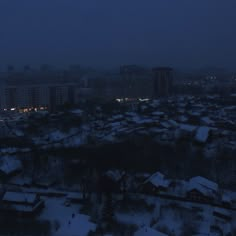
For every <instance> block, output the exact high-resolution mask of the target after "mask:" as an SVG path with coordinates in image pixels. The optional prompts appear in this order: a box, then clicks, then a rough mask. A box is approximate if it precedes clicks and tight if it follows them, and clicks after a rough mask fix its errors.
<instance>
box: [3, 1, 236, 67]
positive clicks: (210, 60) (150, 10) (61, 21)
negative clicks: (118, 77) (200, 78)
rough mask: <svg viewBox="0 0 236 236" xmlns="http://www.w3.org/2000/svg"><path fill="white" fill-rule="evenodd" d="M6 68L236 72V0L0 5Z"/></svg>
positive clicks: (20, 2) (6, 2) (34, 2)
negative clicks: (154, 67) (129, 67)
mask: <svg viewBox="0 0 236 236" xmlns="http://www.w3.org/2000/svg"><path fill="white" fill-rule="evenodd" d="M0 32H1V35H0V65H1V66H0V67H1V68H2V67H4V66H5V65H7V64H14V65H17V66H22V65H24V64H30V65H32V66H37V65H39V64H41V63H49V64H54V65H59V66H61V65H63V66H64V65H68V64H73V63H78V64H81V65H89V66H99V67H113V66H116V65H120V64H126V63H127V64H130V63H131V64H135V63H136V64H145V65H150V66H152V65H171V66H175V67H202V66H208V65H211V66H218V67H227V68H236V67H235V62H236V0H0Z"/></svg>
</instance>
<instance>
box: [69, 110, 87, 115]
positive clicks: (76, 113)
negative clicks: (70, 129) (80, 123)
mask: <svg viewBox="0 0 236 236" xmlns="http://www.w3.org/2000/svg"><path fill="white" fill-rule="evenodd" d="M71 113H73V114H75V115H78V116H81V115H82V114H83V113H84V111H82V110H80V109H75V110H71Z"/></svg>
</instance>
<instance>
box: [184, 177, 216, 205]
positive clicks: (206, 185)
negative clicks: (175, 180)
mask: <svg viewBox="0 0 236 236" xmlns="http://www.w3.org/2000/svg"><path fill="white" fill-rule="evenodd" d="M186 191H187V192H186V197H187V198H188V199H190V200H193V201H197V202H213V201H214V200H215V199H216V198H217V195H218V184H216V183H215V182H213V181H211V180H208V179H206V178H204V177H201V176H196V177H193V178H192V179H190V180H189V183H188V186H187V190H186Z"/></svg>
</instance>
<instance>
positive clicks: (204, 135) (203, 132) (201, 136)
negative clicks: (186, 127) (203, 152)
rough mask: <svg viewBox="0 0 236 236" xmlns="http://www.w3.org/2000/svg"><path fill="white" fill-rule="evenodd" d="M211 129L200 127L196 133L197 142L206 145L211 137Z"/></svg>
mask: <svg viewBox="0 0 236 236" xmlns="http://www.w3.org/2000/svg"><path fill="white" fill-rule="evenodd" d="M209 131H210V128H209V127H206V126H202V127H199V128H198V129H197V131H196V135H195V140H196V141H197V142H200V143H205V142H206V141H207V139H208V136H209Z"/></svg>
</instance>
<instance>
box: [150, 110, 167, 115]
mask: <svg viewBox="0 0 236 236" xmlns="http://www.w3.org/2000/svg"><path fill="white" fill-rule="evenodd" d="M164 114H165V113H164V112H162V111H154V112H152V115H153V116H162V115H164Z"/></svg>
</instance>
